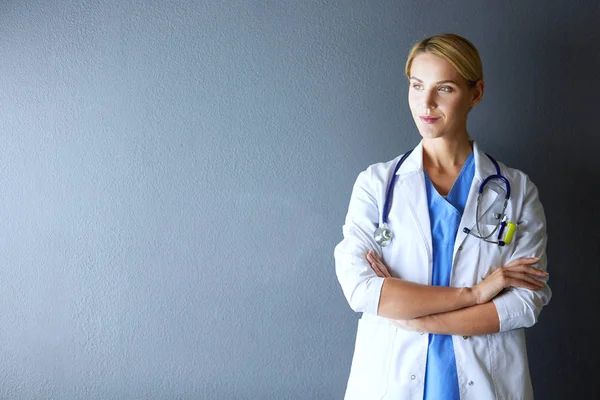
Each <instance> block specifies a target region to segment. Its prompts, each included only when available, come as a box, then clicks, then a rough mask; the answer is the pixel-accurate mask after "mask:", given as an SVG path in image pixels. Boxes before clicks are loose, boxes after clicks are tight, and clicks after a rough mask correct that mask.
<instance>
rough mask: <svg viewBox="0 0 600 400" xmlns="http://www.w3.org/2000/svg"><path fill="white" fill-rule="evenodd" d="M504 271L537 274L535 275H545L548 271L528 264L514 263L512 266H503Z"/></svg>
mask: <svg viewBox="0 0 600 400" xmlns="http://www.w3.org/2000/svg"><path fill="white" fill-rule="evenodd" d="M505 271H511V272H524V273H527V274H532V275H537V276H547V275H548V272H546V271H542V270H541V269H538V268H534V267H531V266H529V265H522V264H521V265H515V266H513V267H505Z"/></svg>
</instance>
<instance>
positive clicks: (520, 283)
mask: <svg viewBox="0 0 600 400" xmlns="http://www.w3.org/2000/svg"><path fill="white" fill-rule="evenodd" d="M506 282H507V283H508V285H509V286H512V287H519V288H524V289H529V290H540V289H541V288H543V287H544V285H541V286H540V285H538V284H536V283H531V282H528V281H526V280H523V279H516V278H508V279H507V281H506Z"/></svg>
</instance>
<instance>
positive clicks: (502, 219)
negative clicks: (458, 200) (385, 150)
mask: <svg viewBox="0 0 600 400" xmlns="http://www.w3.org/2000/svg"><path fill="white" fill-rule="evenodd" d="M410 153H412V150H410V151H409V152H407V153H405V154H404V155H403V156H402V157H401V158H400V160H399V161H398V163H397V164H396V168H394V173H393V174H392V179H391V180H390V184H389V186H388V189H387V192H386V196H385V203H384V204H383V215H382V218H381V219H382V222H381V223H380V224H379V226H378V227H377V229H376V230H375V233H374V236H375V241H376V242H377V244H378V245H380V246H381V247H385V246H387V245H388V244H390V242H391V241H392V236H393V235H392V231H391V230H390V228H389V227H388V224H387V223H388V214H389V212H390V210H389V208H390V199H391V197H392V192H393V187H394V184H395V183H396V176H397V172H398V170H399V169H400V166H401V165H402V163H403V162H404V160H406V158H407V157H408V156H409V155H410ZM486 156H488V158H489V159H490V160H491V161H492V163H493V164H494V167H496V174H495V175H490V176H488V177H487V178H485V180H484V181H483V182H481V185H479V191H478V192H477V207H476V209H475V216H476V218H475V227H476V229H477V233H476V232H473V231H472V230H471V229H469V228H467V227H465V228H463V232H464V233H466V234H468V235H471V236H474V237H476V238H478V239H481V240H484V241H486V242H488V243H494V244H497V245H498V246H500V247H502V246H504V245H506V244H510V242H511V241H512V238H513V236H514V233H515V230H516V228H517V225H516V224H514V223H513V222H510V221H508V217H507V216H506V214H505V213H504V212H505V211H506V207H507V206H508V200H509V199H510V182H509V181H508V179H506V178H505V177H504V176H503V175H502V173H501V172H500V166H499V165H498V162H497V161H496V160H494V158H492V156H490V155H489V154H487V153H486ZM493 180H500V181H501V182H502V183H503V185H504V189H505V192H506V194H505V195H504V202H503V204H502V211H500V212H495V213H492V218H493V219H494V220H495V221H496V224H495V226H494V229H493V230H492V232H491V233H489V234H488V235H483V234H482V233H481V229H480V228H479V221H480V220H481V216H479V215H480V214H479V209H480V206H481V197H482V195H483V189H485V187H486V185H487V184H488V183H489V182H490V181H493ZM477 216H479V217H477ZM496 232H498V235H497V238H496V239H497V240H491V239H490V238H491V237H492V236H493V235H494V234H495V233H496Z"/></svg>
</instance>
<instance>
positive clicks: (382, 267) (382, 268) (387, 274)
mask: <svg viewBox="0 0 600 400" xmlns="http://www.w3.org/2000/svg"><path fill="white" fill-rule="evenodd" d="M375 265H376V266H377V269H378V270H379V271H381V274H382V275H383V277H384V278H391V277H392V276H391V275H390V272H389V271H388V269H387V267H386V266H385V264H383V263H382V262H376V263H375Z"/></svg>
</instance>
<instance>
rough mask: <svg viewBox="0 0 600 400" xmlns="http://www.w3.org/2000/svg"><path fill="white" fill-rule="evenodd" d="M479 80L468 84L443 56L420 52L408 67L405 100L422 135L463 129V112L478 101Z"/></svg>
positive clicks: (454, 134)
mask: <svg viewBox="0 0 600 400" xmlns="http://www.w3.org/2000/svg"><path fill="white" fill-rule="evenodd" d="M481 95H483V81H479V82H477V85H476V86H475V87H474V88H469V86H468V83H467V81H466V79H465V78H463V77H462V76H461V75H460V74H459V73H458V71H457V70H456V69H455V68H454V67H453V66H452V64H450V63H449V62H448V61H446V60H445V59H443V58H441V57H438V56H436V55H433V54H431V53H422V54H419V55H418V56H416V57H415V58H414V59H413V62H412V65H411V68H410V87H409V90H408V103H409V105H410V110H411V113H412V115H413V118H414V120H415V123H416V124H417V128H418V129H419V132H420V133H421V136H423V138H424V139H436V138H442V137H444V138H451V139H453V138H457V137H459V136H460V135H466V133H467V115H468V114H469V111H470V109H471V108H472V107H473V106H474V105H476V104H477V103H479V101H481Z"/></svg>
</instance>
